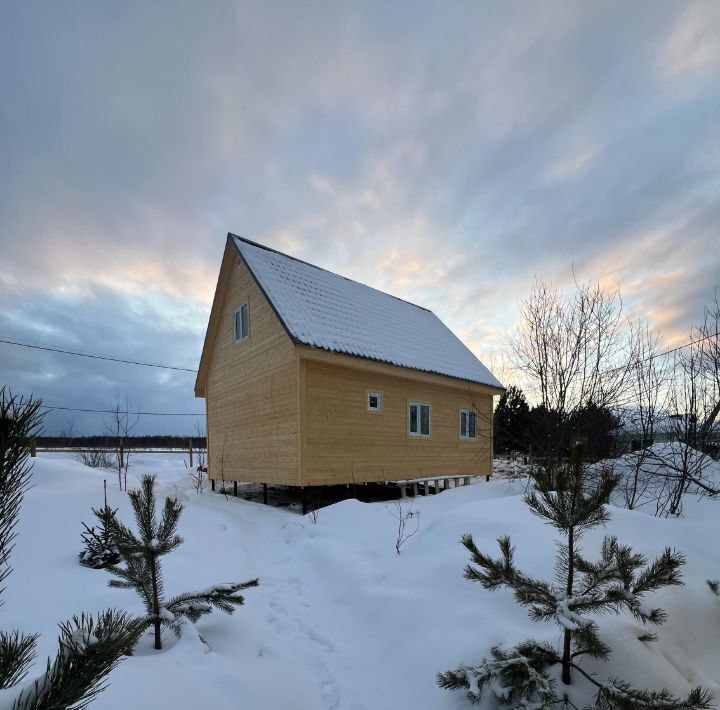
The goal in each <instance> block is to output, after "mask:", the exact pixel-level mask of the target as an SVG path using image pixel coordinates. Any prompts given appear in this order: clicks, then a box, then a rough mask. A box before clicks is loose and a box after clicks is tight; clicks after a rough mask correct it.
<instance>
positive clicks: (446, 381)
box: [195, 234, 502, 488]
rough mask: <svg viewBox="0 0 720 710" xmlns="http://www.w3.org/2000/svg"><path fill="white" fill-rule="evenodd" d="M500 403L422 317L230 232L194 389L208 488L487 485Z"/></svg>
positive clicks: (444, 331)
mask: <svg viewBox="0 0 720 710" xmlns="http://www.w3.org/2000/svg"><path fill="white" fill-rule="evenodd" d="M469 307H472V306H469ZM501 391H502V385H501V384H500V382H498V380H497V379H496V378H495V377H494V376H493V375H492V374H491V373H490V371H489V370H488V369H487V368H486V367H485V366H484V365H483V364H482V363H481V362H480V361H479V360H478V359H477V358H476V357H475V355H473V353H472V352H471V351H470V350H469V349H468V348H467V347H466V346H465V345H464V344H463V343H462V342H461V341H460V340H459V339H458V338H457V337H456V336H455V335H454V334H453V333H452V332H451V331H450V330H449V329H448V328H447V327H446V326H445V325H444V324H443V323H442V322H441V321H440V319H439V318H437V316H435V315H434V314H433V313H432V312H430V311H429V310H427V309H425V308H422V307H420V306H416V305H413V304H411V303H408V302H407V301H403V300H401V299H399V298H395V297H393V296H390V295H388V294H386V293H382V292H381V291H378V290H376V289H373V288H370V287H369V286H365V285H363V284H360V283H357V282H356V281H351V280H350V279H347V278H344V277H342V276H339V275H337V274H333V273H331V272H329V271H326V270H324V269H321V268H319V267H317V266H313V265H311V264H308V263H306V262H303V261H300V260H298V259H295V258H293V257H291V256H287V255H285V254H282V253H280V252H277V251H275V250H273V249H270V248H268V247H265V246H262V245H260V244H256V243H254V242H251V241H248V240H247V239H243V238H241V237H238V236H235V235H233V234H228V238H227V244H226V247H225V252H224V255H223V260H222V266H221V268H220V276H219V278H218V283H217V288H216V291H215V297H214V300H213V304H212V311H211V314H210V320H209V324H208V329H207V334H206V336H205V344H204V346H203V352H202V357H201V360H200V367H199V371H198V376H197V382H196V384H195V395H196V396H197V397H203V398H205V406H206V413H207V435H208V466H209V477H210V478H211V479H223V480H225V481H244V482H254V483H263V484H273V485H281V486H296V487H300V488H303V487H308V486H324V485H334V484H351V483H367V482H375V481H400V480H416V479H422V478H430V477H437V476H463V477H466V476H471V475H489V474H490V472H491V467H492V402H493V395H497V394H500V393H501Z"/></svg>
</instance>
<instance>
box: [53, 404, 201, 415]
mask: <svg viewBox="0 0 720 710" xmlns="http://www.w3.org/2000/svg"><path fill="white" fill-rule="evenodd" d="M40 408H41V409H51V410H61V411H63V412H92V413H94V414H129V415H130V416H143V417H204V416H205V412H128V411H118V410H117V409H83V408H80V407H54V406H51V405H49V404H41V405H40Z"/></svg>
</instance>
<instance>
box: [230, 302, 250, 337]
mask: <svg viewBox="0 0 720 710" xmlns="http://www.w3.org/2000/svg"><path fill="white" fill-rule="evenodd" d="M233 329H234V332H235V342H236V343H239V342H240V341H241V340H245V338H247V337H248V335H249V334H250V323H249V321H248V304H247V303H243V304H242V306H240V308H237V309H236V310H235V313H233Z"/></svg>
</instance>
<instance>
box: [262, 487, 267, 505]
mask: <svg viewBox="0 0 720 710" xmlns="http://www.w3.org/2000/svg"><path fill="white" fill-rule="evenodd" d="M263 503H265V505H267V483H263Z"/></svg>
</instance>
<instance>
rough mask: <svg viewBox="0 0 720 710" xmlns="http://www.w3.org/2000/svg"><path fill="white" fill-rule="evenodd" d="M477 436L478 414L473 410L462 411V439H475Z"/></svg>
mask: <svg viewBox="0 0 720 710" xmlns="http://www.w3.org/2000/svg"><path fill="white" fill-rule="evenodd" d="M476 436H477V412H475V411H474V410H472V409H469V410H468V409H461V410H460V438H461V439H475V438H476Z"/></svg>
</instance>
